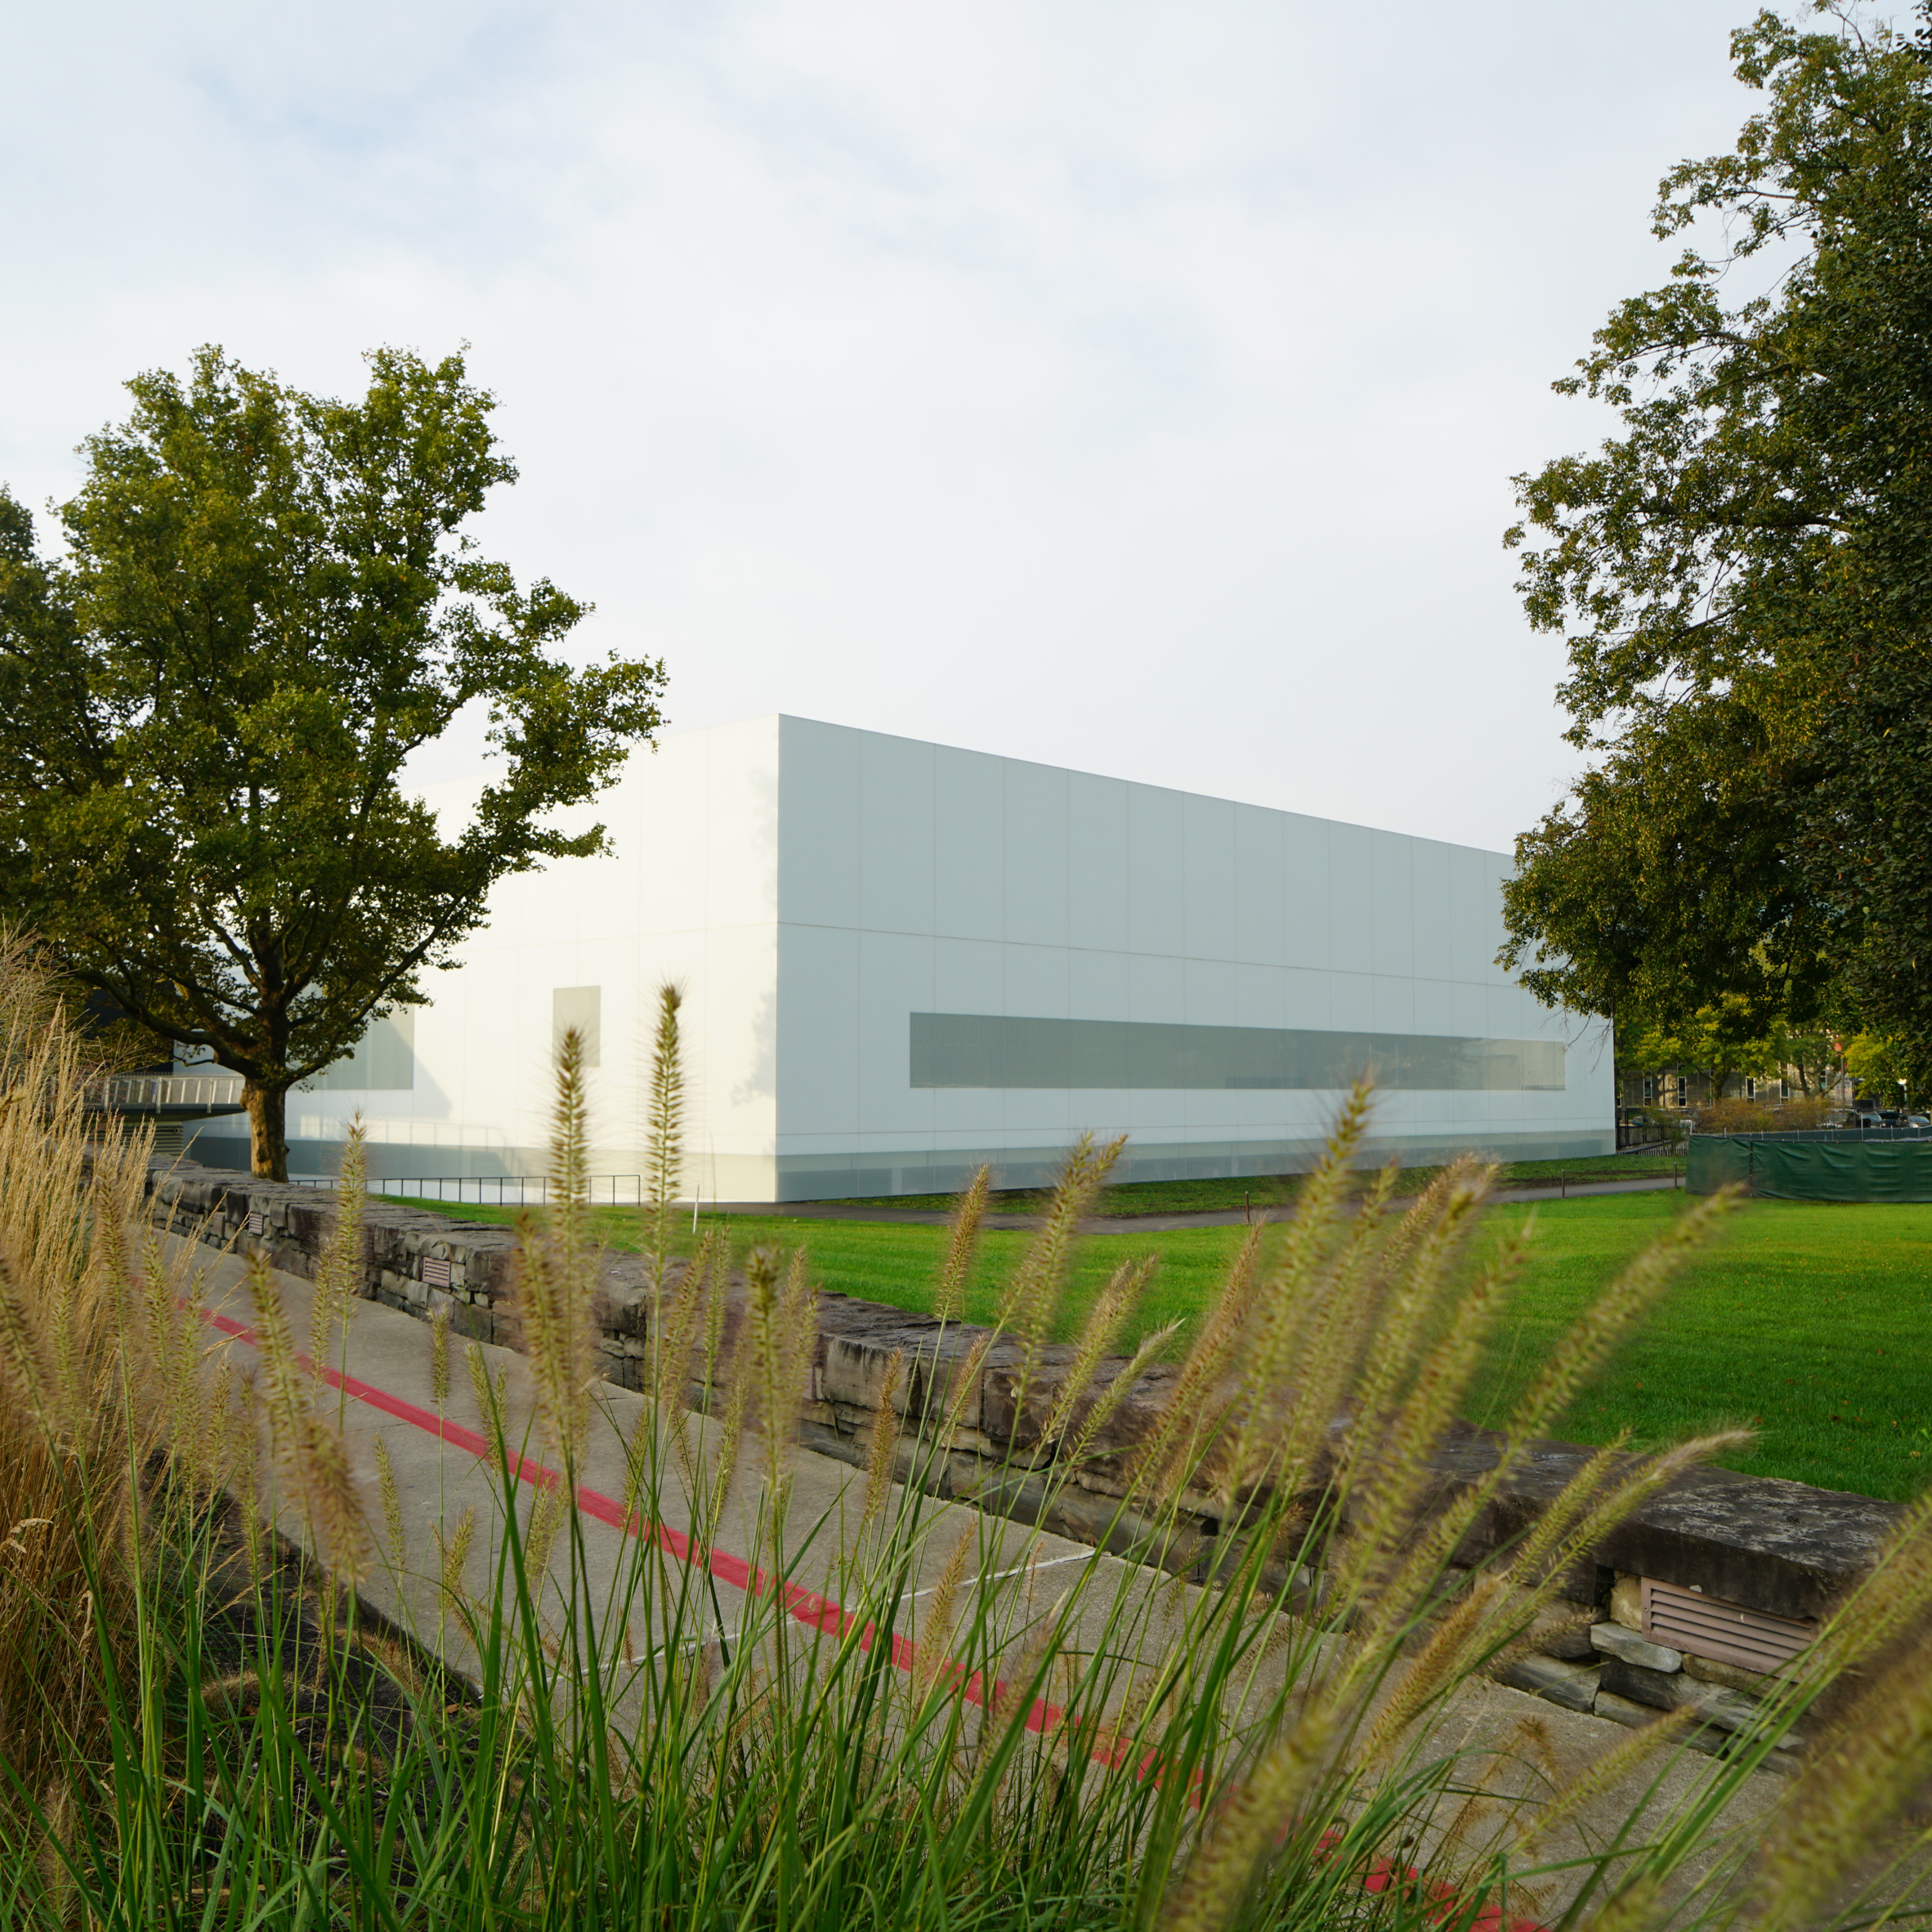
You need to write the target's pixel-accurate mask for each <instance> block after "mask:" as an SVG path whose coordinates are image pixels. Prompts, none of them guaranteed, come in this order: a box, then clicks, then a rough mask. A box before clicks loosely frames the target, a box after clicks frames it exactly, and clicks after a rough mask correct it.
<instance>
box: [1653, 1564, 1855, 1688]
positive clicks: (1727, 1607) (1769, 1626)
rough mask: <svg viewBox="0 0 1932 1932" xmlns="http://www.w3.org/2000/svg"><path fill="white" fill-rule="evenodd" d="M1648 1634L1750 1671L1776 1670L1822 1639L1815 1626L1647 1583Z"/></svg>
mask: <svg viewBox="0 0 1932 1932" xmlns="http://www.w3.org/2000/svg"><path fill="white" fill-rule="evenodd" d="M1644 1635H1645V1636H1647V1637H1649V1638H1652V1639H1655V1640H1656V1641H1657V1643H1659V1644H1669V1645H1670V1648H1672V1649H1673V1650H1681V1651H1684V1652H1686V1653H1687V1654H1688V1655H1689V1656H1691V1657H1710V1658H1711V1659H1712V1660H1714V1661H1715V1662H1718V1663H1720V1664H1737V1665H1739V1666H1742V1668H1743V1669H1745V1670H1776V1669H1777V1668H1778V1666H1779V1665H1780V1664H1782V1663H1787V1662H1788V1661H1790V1660H1791V1658H1792V1657H1796V1655H1797V1654H1798V1652H1800V1651H1801V1650H1802V1649H1804V1648H1805V1646H1806V1645H1807V1644H1809V1643H1810V1641H1811V1639H1813V1637H1814V1636H1816V1635H1818V1626H1817V1625H1816V1624H1813V1623H1795V1622H1793V1621H1791V1618H1789V1617H1767V1616H1766V1615H1765V1614H1764V1612H1763V1611H1762V1610H1746V1608H1744V1607H1743V1605H1742V1604H1741V1603H1725V1602H1724V1600H1723V1599H1722V1598H1720V1597H1707V1596H1706V1595H1704V1594H1702V1592H1701V1591H1699V1590H1683V1589H1679V1586H1678V1585H1676V1584H1675V1583H1659V1582H1657V1581H1655V1580H1654V1579H1653V1578H1652V1577H1649V1576H1646V1577H1645V1578H1644Z"/></svg>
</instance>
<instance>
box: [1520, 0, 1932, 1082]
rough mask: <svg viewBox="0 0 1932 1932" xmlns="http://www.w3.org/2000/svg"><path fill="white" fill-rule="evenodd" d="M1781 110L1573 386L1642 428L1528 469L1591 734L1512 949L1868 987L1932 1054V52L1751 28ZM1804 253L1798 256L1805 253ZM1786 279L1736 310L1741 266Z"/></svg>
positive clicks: (1614, 988) (1528, 497) (1709, 993)
mask: <svg viewBox="0 0 1932 1932" xmlns="http://www.w3.org/2000/svg"><path fill="white" fill-rule="evenodd" d="M1733 54H1734V56H1735V59H1736V62H1737V74H1738V76H1739V78H1740V79H1742V81H1744V82H1745V83H1746V84H1747V85H1749V86H1751V87H1755V88H1759V89H1761V90H1762V91H1763V92H1764V94H1765V96H1766V105H1765V106H1764V110H1763V111H1762V112H1761V113H1760V114H1757V115H1755V116H1754V117H1753V118H1752V119H1751V121H1750V122H1748V123H1747V124H1746V127H1744V129H1743V131H1742V134H1741V136H1740V137H1739V140H1738V142H1737V147H1736V149H1735V150H1734V151H1733V153H1731V154H1723V155H1719V156H1716V157H1715V158H1713V159H1707V160H1702V161H1692V162H1686V163H1683V164H1682V165H1681V166H1679V168H1676V169H1675V171H1674V172H1672V173H1671V174H1670V176H1669V177H1667V178H1666V181H1664V183H1663V184H1662V189H1661V199H1660V201H1659V203H1658V206H1657V213H1656V228H1657V233H1658V235H1660V236H1670V235H1679V234H1684V233H1687V232H1688V231H1689V230H1692V229H1693V227H1696V226H1699V225H1700V224H1702V225H1705V226H1709V225H1710V224H1711V223H1715V224H1718V225H1719V227H1720V233H1721V237H1722V239H1721V240H1720V243H1719V244H1718V245H1717V246H1716V247H1715V248H1712V249H1705V248H1698V247H1693V248H1689V249H1688V251H1687V252H1686V253H1684V256H1683V257H1682V258H1681V259H1680V261H1679V263H1678V265H1677V266H1676V268H1675V271H1674V272H1673V275H1672V279H1671V280H1670V283H1669V284H1668V285H1667V286H1666V287H1664V288H1660V289H1653V290H1652V291H1650V292H1648V293H1644V294H1642V295H1639V296H1635V297H1631V298H1630V300H1629V301H1627V302H1624V303H1623V304H1622V305H1621V306H1620V307H1619V308H1618V309H1617V311H1615V312H1614V313H1613V314H1612V316H1611V317H1610V319H1609V320H1608V322H1607V323H1606V324H1604V326H1603V328H1602V329H1599V331H1598V333H1597V335H1596V338H1595V347H1594V349H1593V351H1592V352H1591V353H1590V355H1589V356H1587V357H1585V359H1584V360H1583V361H1582V362H1581V364H1579V365H1578V366H1579V369H1580V372H1581V373H1579V374H1578V375H1577V376H1576V377H1573V378H1568V380H1566V381H1565V382H1560V383H1559V384H1558V385H1557V387H1559V390H1564V391H1568V392H1571V393H1587V394H1588V395H1589V396H1592V397H1594V398H1595V399H1597V400H1601V401H1603V402H1607V403H1608V404H1609V405H1611V406H1612V408H1613V409H1616V410H1617V412H1618V413H1619V414H1621V418H1622V421H1623V425H1624V433H1623V434H1622V435H1621V436H1619V437H1617V438H1616V439H1613V440H1612V441H1609V442H1608V443H1606V444H1605V445H1603V448H1602V449H1601V450H1599V452H1598V453H1597V454H1594V455H1582V456H1571V457H1565V458H1559V460H1557V461H1555V462H1553V463H1549V464H1547V465H1546V466H1545V467H1544V468H1543V469H1541V471H1539V472H1536V473H1534V474H1532V475H1525V476H1519V477H1518V479H1517V480H1516V481H1517V486H1518V500H1519V503H1520V504H1521V507H1522V510H1523V521H1522V522H1520V523H1518V525H1516V527H1515V528H1514V529H1513V530H1511V531H1510V532H1509V536H1508V539H1507V540H1508V541H1509V543H1512V544H1520V543H1523V542H1524V541H1525V539H1526V537H1527V534H1528V533H1529V532H1530V531H1531V530H1534V531H1536V533H1538V534H1540V535H1541V537H1542V538H1543V539H1545V542H1544V543H1542V544H1541V547H1540V548H1532V549H1531V550H1530V551H1529V552H1527V555H1526V556H1525V557H1524V560H1523V570H1524V577H1523V598H1524V603H1525V606H1526V608H1527V611H1528V614H1529V615H1530V618H1531V619H1532V622H1533V623H1534V624H1536V625H1537V626H1539V627H1540V628H1544V629H1547V630H1551V631H1556V632H1560V633H1563V634H1564V635H1565V636H1566V637H1567V638H1568V646H1569V656H1570V670H1569V675H1568V678H1567V680H1566V681H1565V682H1564V683H1563V685H1562V686H1561V687H1560V692H1559V695H1560V696H1561V698H1562V700H1563V702H1564V704H1566V705H1567V706H1568V709H1569V712H1570V714H1571V717H1572V729H1571V732H1570V736H1571V738H1572V742H1574V743H1575V744H1576V745H1579V746H1581V747H1584V748H1585V749H1590V750H1591V751H1593V752H1594V753H1596V754H1599V758H1598V762H1597V763H1596V765H1595V767H1594V769H1592V770H1591V771H1589V772H1588V773H1586V774H1585V776H1584V777H1583V778H1582V779H1581V780H1579V781H1578V782H1577V784H1576V787H1575V788H1574V789H1573V792H1572V796H1571V797H1570V798H1568V800H1566V801H1565V802H1564V803H1563V805H1561V806H1560V807H1558V809H1557V810H1555V811H1554V812H1552V813H1551V814H1550V816H1548V817H1547V818H1545V820H1544V821H1543V822H1542V824H1541V825H1539V826H1537V827H1536V829H1535V830H1532V831H1531V832H1528V833H1526V834H1524V835H1523V838H1522V839H1520V840H1519V841H1518V876H1517V877H1516V879H1514V881H1512V882H1511V883H1510V884H1509V887H1508V888H1506V892H1505V917H1506V920H1507V925H1508V930H1509V943H1508V946H1507V948H1506V950H1505V955H1504V956H1505V959H1506V960H1507V961H1508V962H1509V963H1510V964H1524V963H1526V962H1527V971H1526V973H1525V978H1526V981H1527V983H1528V984H1529V985H1530V986H1532V988H1533V989H1534V990H1535V991H1536V992H1537V993H1538V994H1539V995H1541V997H1543V998H1544V999H1545V1000H1563V1001H1566V1002H1568V1003H1569V1004H1572V1005H1575V1006H1577V1007H1580V1008H1585V1009H1586V1010H1589V1011H1591V1012H1595V1013H1606V1014H1612V1015H1617V1016H1619V1017H1652V1018H1654V1019H1656V1020H1657V1022H1660V1023H1661V1024H1663V1025H1665V1026H1677V1025H1680V1024H1683V1023H1684V1022H1685V1021H1686V1020H1687V1018H1688V1017H1689V1016H1691V1015H1693V1014H1695V1013H1697V1012H1698V1011H1699V1010H1700V1009H1702V1008H1710V1007H1713V1006H1715V1005H1717V1004H1719V1003H1720V1002H1722V1001H1736V1002H1740V1003H1742V1005H1743V1006H1744V1007H1745V1008H1747V1009H1748V1010H1749V1012H1750V1013H1751V1015H1753V1016H1755V1017H1754V1019H1753V1020H1752V1022H1751V1025H1750V1026H1747V1027H1746V1031H1752V1030H1755V1031H1757V1032H1759V1033H1764V1032H1767V1031H1769V1030H1770V1028H1771V1026H1772V1025H1773V1022H1774V1021H1775V1020H1776V1019H1777V1018H1778V1017H1780V1016H1782V1017H1783V1019H1784V1020H1785V1021H1786V1022H1788V1023H1790V1024H1791V1025H1793V1026H1797V1027H1800V1028H1805V1027H1809V1026H1813V1024H1814V1023H1815V1022H1816V1021H1817V1019H1818V1016H1819V1014H1820V1013H1822V1012H1823V1011H1825V1010H1826V1009H1827V1008H1828V1007H1837V1008H1842V1007H1845V1006H1847V1005H1849V1006H1850V1007H1852V1008H1855V1009H1856V1010H1857V1011H1858V1012H1860V1013H1863V1015H1864V1016H1865V1017H1866V1019H1867V1022H1868V1023H1870V1024H1873V1025H1876V1026H1881V1027H1882V1028H1884V1029H1885V1030H1886V1031H1890V1032H1891V1033H1892V1034H1894V1036H1895V1037H1897V1038H1898V1039H1899V1040H1901V1041H1903V1042H1905V1043H1907V1044H1908V1046H1909V1049H1910V1051H1911V1053H1912V1056H1913V1058H1914V1062H1915V1065H1923V1064H1926V1063H1928V1062H1932V889H1929V888H1932V841H1929V840H1928V839H1926V838H1925V825H1926V824H1927V823H1928V822H1929V819H1932V758H1929V757H1928V755H1927V754H1928V753H1929V752H1932V570H1929V569H1928V566H1927V562H1926V560H1927V558H1928V557H1932V460H1929V458H1928V457H1927V454H1926V452H1927V451H1928V449H1932V436H1929V434H1928V431H1929V430H1932V73H1929V70H1928V67H1927V65H1926V61H1925V54H1924V51H1923V49H1922V48H1921V47H1919V46H1916V45H1913V44H1910V43H1907V42H1904V41H1903V40H1901V39H1900V38H1898V37H1896V36H1895V35H1894V34H1892V33H1890V32H1889V31H1888V30H1886V29H1884V28H1882V27H1870V28H1864V27H1861V26H1860V25H1858V23H1856V22H1855V21H1854V20H1851V19H1850V18H1849V16H1845V17H1841V19H1840V24H1839V29H1838V30H1837V31H1836V32H1831V33H1822V34H1820V33H1807V32H1804V31H1801V30H1800V29H1799V28H1797V27H1796V26H1794V25H1790V24H1789V23H1787V22H1785V21H1783V20H1779V19H1778V18H1777V17H1775V16H1773V15H1771V14H1769V13H1764V14H1760V16H1758V17H1757V19H1756V20H1755V21H1753V23H1752V24H1751V25H1750V26H1749V27H1747V28H1745V29H1742V30H1741V31H1740V32H1739V33H1737V34H1736V35H1735V36H1734V37H1733ZM1778 271H1782V272H1778ZM1767 277H1774V278H1775V279H1774V280H1773V281H1772V286H1771V289H1770V292H1769V293H1764V294H1760V295H1754V296H1749V297H1746V299H1743V300H1742V301H1733V300H1731V299H1729V291H1730V289H1731V288H1732V287H1733V286H1734V285H1735V284H1737V283H1738V282H1739V281H1741V280H1742V281H1746V283H1747V284H1748V282H1749V281H1750V280H1752V279H1755V280H1757V281H1758V282H1759V283H1760V284H1762V283H1763V282H1764V280H1766V279H1767Z"/></svg>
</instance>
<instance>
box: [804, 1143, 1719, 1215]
mask: <svg viewBox="0 0 1932 1932" xmlns="http://www.w3.org/2000/svg"><path fill="white" fill-rule="evenodd" d="M1681 1165H1683V1163H1682V1161H1681V1159H1680V1158H1679V1159H1672V1158H1670V1157H1669V1156H1664V1155H1660V1154H1657V1153H1648V1152H1647V1153H1639V1154H1605V1155H1601V1156H1597V1157H1595V1158H1594V1159H1590V1160H1578V1161H1511V1162H1509V1163H1508V1164H1507V1165H1505V1167H1504V1169H1503V1178H1502V1185H1503V1186H1504V1187H1542V1186H1547V1185H1552V1184H1554V1183H1555V1182H1557V1181H1558V1180H1559V1179H1561V1178H1566V1177H1567V1178H1568V1179H1569V1180H1570V1181H1571V1182H1572V1183H1583V1182H1587V1181H1633V1180H1652V1179H1658V1178H1662V1177H1664V1176H1666V1175H1670V1174H1675V1173H1676V1172H1677V1171H1678V1169H1679V1167H1680V1166H1681ZM1441 1172H1442V1169H1440V1168H1439V1167H1409V1168H1405V1169H1403V1170H1402V1178H1401V1179H1400V1180H1399V1181H1398V1182H1397V1183H1396V1192H1398V1193H1399V1194H1420V1192H1422V1190H1423V1189H1424V1187H1427V1186H1428V1185H1429V1183H1430V1182H1431V1181H1432V1180H1433V1179H1434V1178H1435V1177H1436V1176H1437V1175H1438V1174H1440V1173H1441ZM1302 1180H1303V1176H1301V1175H1300V1174H1257V1175H1253V1176H1250V1177H1247V1178H1239V1179H1232V1180H1229V1179H1214V1180H1199V1181H1129V1182H1126V1183H1123V1184H1122V1185H1120V1187H1109V1188H1107V1189H1106V1190H1105V1191H1104V1192H1102V1195H1101V1196H1100V1201H1099V1203H1098V1206H1097V1207H1096V1208H1095V1210H1094V1212H1095V1213H1096V1214H1103V1215H1111V1216H1125V1215H1132V1214H1227V1213H1229V1212H1238V1211H1239V1210H1241V1209H1243V1208H1244V1207H1246V1206H1247V1205H1250V1203H1251V1204H1252V1205H1254V1206H1255V1207H1258V1208H1259V1207H1266V1206H1269V1205H1273V1204H1275V1203H1277V1202H1281V1201H1290V1200H1292V1199H1293V1198H1294V1196H1295V1192H1296V1190H1297V1189H1298V1188H1299V1187H1300V1186H1301V1183H1302ZM1044 1198H1045V1196H1044V1194H1043V1193H1042V1192H1040V1191H1039V1190H1037V1189H1033V1188H1026V1187H1017V1188H1010V1189H1008V1190H1005V1191H1004V1192H999V1193H995V1195H994V1196H993V1197H992V1203H991V1209H992V1212H993V1213H995V1214H1033V1213H1035V1212H1036V1211H1037V1210H1038V1209H1039V1207H1040V1203H1041V1202H1042V1201H1044ZM825 1205H828V1206H839V1207H861V1208H914V1209H919V1210H924V1211H925V1212H928V1213H932V1212H935V1211H943V1210H946V1209H948V1208H950V1207H951V1205H953V1196H951V1195H950V1194H893V1195H870V1196H863V1197H861V1198H856V1199H854V1200H852V1201H838V1202H828V1203H826V1204H825Z"/></svg>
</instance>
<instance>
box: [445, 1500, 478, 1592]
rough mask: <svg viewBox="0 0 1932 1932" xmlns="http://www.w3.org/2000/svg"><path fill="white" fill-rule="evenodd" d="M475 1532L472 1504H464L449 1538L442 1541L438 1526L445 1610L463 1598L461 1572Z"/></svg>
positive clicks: (467, 1559) (474, 1513) (468, 1558)
mask: <svg viewBox="0 0 1932 1932" xmlns="http://www.w3.org/2000/svg"><path fill="white" fill-rule="evenodd" d="M475 1537H476V1505H474V1504H467V1505H464V1508H463V1514H461V1515H460V1516H458V1518H457V1519H456V1527H455V1528H454V1530H453V1531H452V1532H450V1535H449V1541H447V1542H446V1543H445V1542H444V1541H443V1532H442V1530H441V1527H438V1528H437V1531H436V1541H437V1542H438V1544H440V1545H441V1554H442V1564H441V1583H442V1597H443V1605H444V1608H445V1610H448V1611H454V1610H455V1609H456V1608H458V1605H460V1604H461V1603H462V1602H463V1570H464V1568H466V1567H467V1564H468V1563H469V1560H470V1545H471V1543H472V1541H474V1539H475Z"/></svg>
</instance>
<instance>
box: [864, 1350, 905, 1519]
mask: <svg viewBox="0 0 1932 1932" xmlns="http://www.w3.org/2000/svg"><path fill="white" fill-rule="evenodd" d="M905 1367H906V1356H905V1352H904V1351H903V1350H902V1349H898V1348H895V1349H894V1350H893V1351H892V1354H891V1355H890V1356H889V1357H888V1358H887V1362H886V1366H885V1374H884V1375H883V1378H882V1380H881V1382H880V1385H879V1407H877V1408H876V1409H874V1411H873V1412H872V1433H871V1437H870V1441H869V1442H868V1444H867V1447H866V1452H865V1507H864V1509H863V1510H862V1511H861V1514H860V1517H859V1533H860V1534H861V1536H862V1535H864V1533H865V1532H866V1531H867V1530H868V1529H870V1527H872V1525H873V1524H874V1523H875V1522H877V1521H878V1520H879V1518H880V1517H881V1516H883V1514H885V1506H886V1502H887V1500H888V1497H890V1496H891V1495H892V1460H893V1452H894V1451H896V1450H897V1447H898V1446H899V1415H898V1411H897V1410H896V1409H895V1408H894V1407H892V1398H893V1397H894V1396H895V1395H896V1394H897V1393H898V1389H899V1379H900V1377H901V1375H902V1374H903V1373H904V1371H905Z"/></svg>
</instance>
